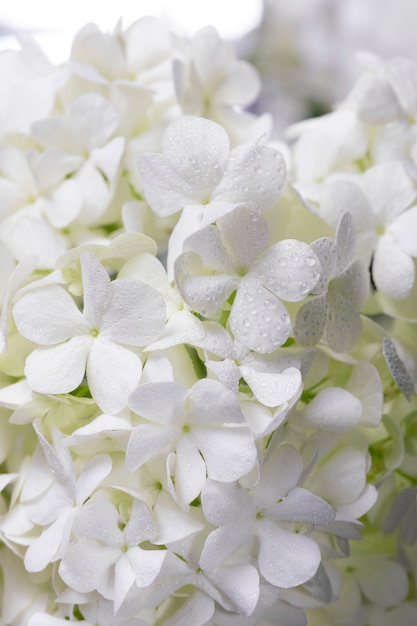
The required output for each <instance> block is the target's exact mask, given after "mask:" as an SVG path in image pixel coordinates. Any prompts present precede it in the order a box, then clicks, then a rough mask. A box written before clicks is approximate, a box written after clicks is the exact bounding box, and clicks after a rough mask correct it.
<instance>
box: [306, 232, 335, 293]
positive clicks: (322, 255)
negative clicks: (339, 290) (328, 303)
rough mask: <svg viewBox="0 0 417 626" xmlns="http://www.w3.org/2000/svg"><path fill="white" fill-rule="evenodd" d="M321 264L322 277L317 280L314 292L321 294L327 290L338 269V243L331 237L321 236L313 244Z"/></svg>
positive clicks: (312, 246)
mask: <svg viewBox="0 0 417 626" xmlns="http://www.w3.org/2000/svg"><path fill="white" fill-rule="evenodd" d="M311 248H312V250H314V252H315V254H316V256H317V258H318V260H319V262H320V266H321V272H320V279H319V280H318V281H317V283H316V285H315V287H314V290H313V293H317V294H321V293H323V292H324V291H326V288H327V285H328V282H329V280H330V279H331V278H332V277H333V276H334V274H335V269H336V258H337V250H336V245H335V243H334V241H333V240H332V239H330V238H329V237H321V238H320V239H316V241H313V243H312V244H311Z"/></svg>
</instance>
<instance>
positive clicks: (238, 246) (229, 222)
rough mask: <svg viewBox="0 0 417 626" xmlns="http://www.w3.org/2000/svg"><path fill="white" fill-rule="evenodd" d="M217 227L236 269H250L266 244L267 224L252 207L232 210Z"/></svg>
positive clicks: (267, 235) (219, 221)
mask: <svg viewBox="0 0 417 626" xmlns="http://www.w3.org/2000/svg"><path fill="white" fill-rule="evenodd" d="M217 226H218V230H219V231H220V233H221V236H222V239H223V242H224V244H225V246H226V249H227V250H229V251H230V254H231V255H232V257H233V258H234V262H235V265H237V267H238V268H242V267H250V266H251V265H252V263H253V262H254V261H255V260H256V259H257V257H258V255H259V254H260V253H261V252H262V250H263V249H264V247H265V246H266V244H267V243H268V239H269V228H268V223H267V221H266V220H265V218H264V217H262V215H261V213H260V212H259V210H258V209H257V208H255V207H253V206H252V207H251V206H244V205H243V206H240V207H238V208H237V209H234V210H233V211H231V212H230V213H229V214H228V215H225V217H222V218H221V219H220V220H218V222H217ZM197 252H198V250H197Z"/></svg>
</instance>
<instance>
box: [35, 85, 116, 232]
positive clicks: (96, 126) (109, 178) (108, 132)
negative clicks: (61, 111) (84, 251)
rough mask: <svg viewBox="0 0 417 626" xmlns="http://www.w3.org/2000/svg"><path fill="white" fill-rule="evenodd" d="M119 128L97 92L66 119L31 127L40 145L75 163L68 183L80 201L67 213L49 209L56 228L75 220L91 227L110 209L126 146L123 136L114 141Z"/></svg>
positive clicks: (83, 99) (82, 100)
mask: <svg viewBox="0 0 417 626" xmlns="http://www.w3.org/2000/svg"><path fill="white" fill-rule="evenodd" d="M117 126H118V117H117V115H116V112H115V110H114V108H113V107H112V106H111V104H110V103H109V102H108V101H107V100H106V99H105V98H103V97H102V96H100V95H99V94H94V93H91V94H85V95H83V96H80V97H79V98H77V99H76V100H75V101H74V102H73V103H72V104H71V107H70V109H69V111H68V113H67V114H66V115H65V116H63V117H54V118H46V119H44V120H40V121H38V122H35V123H34V124H32V128H31V130H32V134H33V136H34V137H35V139H36V140H37V141H38V142H40V143H41V144H43V145H44V146H48V147H50V148H55V149H58V150H62V151H63V153H64V154H68V155H72V156H73V161H75V163H74V165H73V169H72V170H71V171H69V172H67V174H71V178H70V179H69V180H68V181H67V183H66V184H67V185H68V184H70V185H72V186H73V187H75V190H77V191H78V196H77V200H78V202H76V203H74V202H73V206H72V207H67V210H66V212H65V213H64V212H63V211H61V213H59V211H58V210H50V212H49V213H48V218H49V219H50V221H51V223H52V224H53V225H54V226H56V227H58V228H62V227H65V226H68V224H70V223H71V222H72V221H73V220H74V219H78V220H80V221H81V222H83V223H85V224H91V223H93V222H96V221H97V220H98V219H99V218H100V217H101V216H102V215H103V213H104V212H105V210H106V209H107V206H108V204H109V202H110V199H111V195H112V191H113V187H114V182H115V179H116V174H117V172H118V168H119V165H120V160H121V157H122V155H123V150H124V144H125V141H124V139H123V138H122V137H115V138H112V135H113V133H114V131H115V130H116V128H117ZM76 157H78V163H77V162H76ZM67 158H68V157H67ZM75 190H74V193H75V192H76V191H75ZM53 208H54V207H53Z"/></svg>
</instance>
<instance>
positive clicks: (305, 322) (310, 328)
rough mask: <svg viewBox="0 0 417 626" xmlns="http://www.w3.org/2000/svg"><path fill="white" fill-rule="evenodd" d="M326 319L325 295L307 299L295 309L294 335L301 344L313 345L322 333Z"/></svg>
mask: <svg viewBox="0 0 417 626" xmlns="http://www.w3.org/2000/svg"><path fill="white" fill-rule="evenodd" d="M326 319H327V298H326V296H325V295H323V296H317V297H315V298H312V299H311V300H308V301H307V302H306V303H305V304H303V306H302V307H301V308H300V309H299V310H298V311H297V315H296V318H295V324H294V337H295V339H296V341H297V342H298V343H301V345H303V346H315V345H316V343H318V342H319V341H320V339H321V337H322V335H323V332H324V329H325V327H326Z"/></svg>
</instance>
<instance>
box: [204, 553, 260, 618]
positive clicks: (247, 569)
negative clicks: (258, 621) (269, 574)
mask: <svg viewBox="0 0 417 626" xmlns="http://www.w3.org/2000/svg"><path fill="white" fill-rule="evenodd" d="M206 576H207V578H208V579H209V580H210V581H211V582H212V583H213V584H215V585H216V587H218V588H219V589H221V590H222V593H224V594H225V596H226V597H227V598H228V599H229V600H230V601H231V602H232V603H233V605H234V606H235V607H236V611H238V612H239V614H243V615H251V614H252V613H253V611H254V609H255V607H256V605H257V603H258V599H259V574H258V571H257V569H256V568H255V567H254V566H253V565H250V564H241V565H226V566H223V567H219V568H217V569H216V570H215V571H209V572H206Z"/></svg>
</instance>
